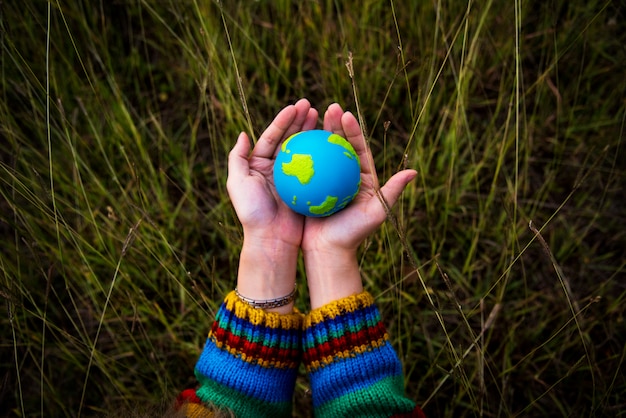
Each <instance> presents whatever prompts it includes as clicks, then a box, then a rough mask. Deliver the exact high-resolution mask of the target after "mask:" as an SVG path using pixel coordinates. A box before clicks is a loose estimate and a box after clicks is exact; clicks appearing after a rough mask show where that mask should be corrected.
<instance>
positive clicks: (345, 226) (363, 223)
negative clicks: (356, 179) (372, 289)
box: [302, 103, 417, 309]
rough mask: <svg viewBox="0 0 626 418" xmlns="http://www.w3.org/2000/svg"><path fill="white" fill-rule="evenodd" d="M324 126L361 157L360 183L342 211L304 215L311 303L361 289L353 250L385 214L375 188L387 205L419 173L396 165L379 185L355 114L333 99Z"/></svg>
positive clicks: (376, 226) (337, 297) (395, 199)
mask: <svg viewBox="0 0 626 418" xmlns="http://www.w3.org/2000/svg"><path fill="white" fill-rule="evenodd" d="M324 129H325V130H327V131H331V132H333V133H336V134H338V135H341V136H343V137H344V138H346V139H347V140H348V141H349V142H350V143H351V144H352V146H353V147H354V149H355V151H356V153H357V155H358V156H359V160H360V162H361V188H360V190H359V193H358V195H357V196H356V197H355V199H354V200H353V201H352V202H351V203H350V204H349V205H348V206H347V207H346V208H345V209H343V210H341V211H340V212H337V213H335V214H333V215H331V216H329V217H326V218H306V219H305V221H304V233H303V237H302V252H303V255H304V261H305V267H306V272H307V280H308V284H309V291H310V295H311V307H312V308H313V309H315V308H316V307H319V306H322V305H323V304H325V303H328V302H330V301H333V300H337V299H340V298H341V297H345V296H349V295H351V294H355V293H359V292H361V291H363V286H362V283H361V275H360V272H359V267H358V262H357V258H356V252H357V249H358V247H359V245H360V244H361V243H362V242H363V241H364V240H365V238H367V237H368V236H369V235H370V234H371V233H373V232H374V231H375V230H376V229H377V228H378V227H379V226H380V225H381V224H382V223H383V222H384V221H385V219H386V218H387V212H386V210H385V207H384V206H383V204H382V203H381V200H380V198H379V196H378V195H377V193H380V194H381V195H382V196H383V197H384V199H385V201H386V202H387V204H388V205H389V207H391V206H393V205H394V204H395V202H396V201H397V200H398V198H399V197H400V194H401V193H402V191H403V190H404V188H405V187H406V185H407V184H408V183H409V182H410V181H411V180H413V179H414V178H415V176H416V175H417V172H416V171H415V170H403V171H400V172H398V173H396V174H394V175H393V176H392V177H391V178H390V179H389V180H388V181H387V183H386V184H385V185H384V186H383V187H380V190H378V189H379V185H378V177H377V175H376V169H375V167H374V160H373V158H372V154H371V151H370V149H369V148H368V146H367V143H366V142H365V138H364V137H363V132H362V131H361V128H360V126H359V123H358V121H357V120H356V118H355V117H354V115H353V114H352V113H350V112H344V111H343V110H342V109H341V107H340V106H339V105H338V104H336V103H335V104H332V105H330V106H329V107H328V110H327V111H326V113H325V115H324Z"/></svg>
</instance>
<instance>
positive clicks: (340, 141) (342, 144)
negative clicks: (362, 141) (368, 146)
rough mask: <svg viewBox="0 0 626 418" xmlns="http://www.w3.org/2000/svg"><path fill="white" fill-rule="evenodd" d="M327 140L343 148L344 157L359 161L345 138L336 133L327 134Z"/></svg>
mask: <svg viewBox="0 0 626 418" xmlns="http://www.w3.org/2000/svg"><path fill="white" fill-rule="evenodd" d="M328 142H330V143H331V144H335V145H339V146H340V147H343V148H345V150H346V151H345V152H344V153H343V154H344V155H345V156H346V157H348V158H350V159H351V160H357V161H359V156H358V155H356V152H355V151H354V148H352V145H351V144H350V143H349V142H348V141H347V140H346V139H344V138H342V137H341V136H339V135H337V134H331V135H329V136H328Z"/></svg>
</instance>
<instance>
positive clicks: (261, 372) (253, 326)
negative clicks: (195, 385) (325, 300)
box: [196, 292, 303, 416]
mask: <svg viewBox="0 0 626 418" xmlns="http://www.w3.org/2000/svg"><path fill="white" fill-rule="evenodd" d="M302 320H303V316H302V314H300V313H298V312H295V313H292V314H286V315H285V314H278V313H273V312H266V311H263V310H260V309H254V308H252V307H250V306H249V305H247V304H246V303H244V302H242V301H241V300H240V299H239V298H238V297H237V296H236V295H235V292H231V293H229V294H228V295H227V296H226V298H225V300H224V303H223V304H222V306H221V307H220V309H219V311H218V313H217V315H216V318H215V322H214V324H213V327H212V328H211V332H210V333H209V337H208V340H207V343H206V345H205V348H204V351H203V352H202V354H201V356H200V359H199V360H198V363H197V364H196V376H197V377H198V380H199V381H200V384H201V387H200V388H199V389H198V390H197V391H196V393H197V395H198V397H199V398H200V399H202V401H203V402H206V403H212V404H214V405H216V406H218V407H219V406H227V407H229V408H230V409H231V410H233V412H238V411H237V409H238V408H244V409H240V410H239V412H240V413H245V412H246V410H247V409H248V408H250V407H254V408H256V409H260V410H264V411H267V412H268V413H269V412H271V411H272V410H274V412H275V411H276V410H281V411H286V410H287V409H289V411H290V404H291V401H292V395H293V390H294V384H295V379H296V372H297V368H298V366H299V364H300V359H301V341H302V331H301V329H302ZM233 405H234V407H233ZM248 412H249V411H248ZM237 416H239V415H237Z"/></svg>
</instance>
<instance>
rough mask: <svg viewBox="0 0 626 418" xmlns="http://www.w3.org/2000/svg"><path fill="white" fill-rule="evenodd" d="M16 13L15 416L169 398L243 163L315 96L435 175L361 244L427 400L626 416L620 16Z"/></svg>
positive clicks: (4, 187)
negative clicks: (267, 133) (302, 100)
mask: <svg viewBox="0 0 626 418" xmlns="http://www.w3.org/2000/svg"><path fill="white" fill-rule="evenodd" d="M412 3H416V4H412ZM0 12H1V25H2V28H1V43H2V55H1V60H2V61H1V62H2V64H1V65H2V69H1V75H0V76H1V77H2V83H1V86H2V97H1V100H0V128H1V133H0V137H1V138H2V139H1V142H0V196H1V199H0V234H1V236H2V250H1V251H2V252H1V254H2V256H1V258H0V272H1V279H0V280H1V281H0V283H1V287H0V296H1V297H2V300H3V302H4V305H5V306H6V315H4V316H3V317H2V318H1V319H0V323H1V324H2V325H1V326H2V331H3V332H2V335H3V338H2V340H1V342H0V358H1V359H2V360H0V362H1V363H0V364H1V365H2V369H1V374H2V375H1V378H2V390H1V391H0V411H4V412H2V413H0V415H4V416H29V417H32V416H81V415H82V416H98V415H103V414H106V413H107V412H108V411H111V410H119V409H120V408H122V409H129V408H130V409H132V408H134V407H135V406H136V405H146V407H150V408H151V407H156V408H158V407H159V406H160V405H162V403H163V399H166V400H167V399H171V398H172V397H173V396H175V394H176V393H177V391H179V390H181V389H182V388H184V387H186V386H187V385H190V384H193V381H194V380H193V373H192V371H193V366H194V364H195V361H196V359H197V356H198V355H199V353H200V349H201V347H202V345H203V343H204V339H205V338H206V333H207V331H208V328H209V326H210V322H211V318H212V316H213V314H214V312H215V309H216V308H217V306H218V305H219V303H220V301H221V298H222V297H223V295H224V294H225V293H226V292H227V291H228V290H229V289H231V288H232V287H233V284H234V272H235V271H236V266H237V257H238V250H239V245H240V242H241V232H240V228H239V225H238V223H237V219H236V217H235V215H234V212H233V210H232V208H231V206H230V203H229V201H228V196H227V193H226V190H225V181H226V176H227V173H226V166H225V157H226V155H227V153H228V151H229V150H230V148H231V147H232V145H233V144H234V142H235V138H236V136H237V134H238V132H239V131H241V130H246V131H248V132H251V133H252V134H253V135H254V136H258V135H259V134H260V132H262V130H263V128H264V127H265V126H266V125H267V123H269V121H270V120H271V118H272V117H273V115H274V114H275V113H276V112H277V111H278V110H279V109H280V108H281V107H283V106H284V105H285V104H287V103H291V102H293V101H294V100H296V99H297V98H299V97H307V98H309V100H310V101H311V102H312V103H313V105H314V106H315V107H317V108H318V109H320V110H323V109H324V108H325V107H326V106H327V105H328V104H330V103H331V102H333V101H337V102H339V103H340V104H342V106H344V107H345V108H347V109H350V110H352V111H355V112H358V114H359V116H360V118H361V121H362V124H363V126H364V128H365V129H366V132H367V134H368V139H369V141H370V145H371V147H372V149H373V151H374V154H375V159H376V164H377V167H378V168H379V173H380V175H381V178H382V179H383V180H384V179H386V178H388V177H389V176H390V175H391V174H392V173H393V172H394V171H395V170H397V169H398V168H399V167H402V166H408V167H413V168H415V169H417V170H418V171H419V173H420V175H419V178H418V179H417V180H416V181H415V182H414V183H413V184H412V185H411V187H410V188H409V189H408V190H407V191H406V192H405V193H404V195H403V197H402V199H401V201H400V202H399V204H398V205H397V206H396V207H395V208H394V210H393V214H394V218H395V220H396V222H395V223H394V222H388V223H387V224H385V225H384V226H383V227H382V228H381V230H380V231H379V232H378V233H376V234H375V235H374V236H372V237H371V239H369V240H368V241H367V243H366V244H365V245H364V247H363V250H362V252H361V259H362V271H363V277H364V279H365V281H366V285H367V287H368V288H369V289H370V290H371V291H372V293H373V294H374V295H375V296H376V297H377V300H378V302H379V306H380V307H381V309H382V311H383V315H384V318H385V319H386V321H387V325H388V328H389V331H390V334H391V337H392V339H393V344H394V346H395V347H396V349H397V350H398V352H399V354H400V355H401V358H402V360H403V364H404V367H405V377H406V390H407V394H408V396H410V397H411V398H413V399H415V400H416V401H418V402H419V403H420V404H422V405H423V408H424V410H425V411H426V413H427V415H429V416H433V417H434V416H437V417H449V416H455V417H458V416H485V417H504V416H619V415H620V414H622V413H623V412H622V411H623V410H624V407H625V406H626V380H625V379H624V377H623V376H624V373H623V371H624V359H625V356H626V349H625V348H624V347H626V341H625V337H624V332H623V329H624V306H625V304H624V302H625V297H626V288H625V286H624V279H625V278H626V266H625V264H626V261H625V260H626V250H625V248H626V234H625V233H624V228H623V225H624V222H625V221H626V213H625V212H624V209H623V205H624V192H623V191H624V190H625V188H626V171H625V167H624V164H623V160H624V147H625V146H624V144H623V139H624V138H625V129H626V102H625V101H624V98H625V97H626V94H625V89H626V84H625V83H624V77H623V75H624V62H626V50H625V48H624V45H626V37H625V35H624V33H623V31H622V30H621V27H622V23H623V21H624V18H625V14H626V9H624V7H623V6H621V5H619V4H618V3H616V2H611V1H600V0H596V1H588V2H582V1H573V2H572V1H570V2H566V1H558V0H554V1H551V2H536V1H522V0H516V1H514V2H495V1H486V2H472V1H468V2H466V3H462V2H452V1H449V2H447V1H443V0H438V1H434V2H398V1H382V2H381V1H371V0H366V1H360V2H336V1H335V2H333V1H306V2H289V1H284V0H281V1H275V2H266V1H257V2H210V1H204V2H203V1H199V0H185V1H175V0H164V1H159V2H152V1H147V0H136V1H119V2H105V1H101V2H80V1H73V2H62V1H57V0H55V1H50V2H35V1H25V2H4V3H2V4H0ZM347 63H350V64H351V68H350V69H351V72H349V71H348V68H347V67H346V64H347ZM301 273H302V274H301V277H300V279H299V280H300V281H302V280H303V269H301ZM304 296H305V295H302V297H301V299H300V300H299V302H298V303H299V306H300V307H301V308H302V309H304V310H305V309H306V301H305V298H304ZM307 388H308V383H307V381H306V378H305V377H304V375H302V376H301V377H300V378H299V380H298V387H297V396H296V406H295V409H296V415H298V416H307V409H308V405H309V395H308V392H307Z"/></svg>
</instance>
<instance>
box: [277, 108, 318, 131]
mask: <svg viewBox="0 0 626 418" xmlns="http://www.w3.org/2000/svg"><path fill="white" fill-rule="evenodd" d="M294 106H295V107H296V117H295V118H294V120H293V122H292V123H291V126H290V127H289V129H287V131H286V132H285V136H284V138H283V139H286V138H289V137H290V136H291V135H293V134H295V133H296V132H300V131H302V130H304V128H303V127H304V125H305V124H308V123H310V120H309V117H310V112H311V110H314V111H315V118H316V119H317V111H316V110H315V109H313V108H312V107H311V103H309V101H308V100H307V99H300V100H298V101H297V102H296V104H295V105H294Z"/></svg>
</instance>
